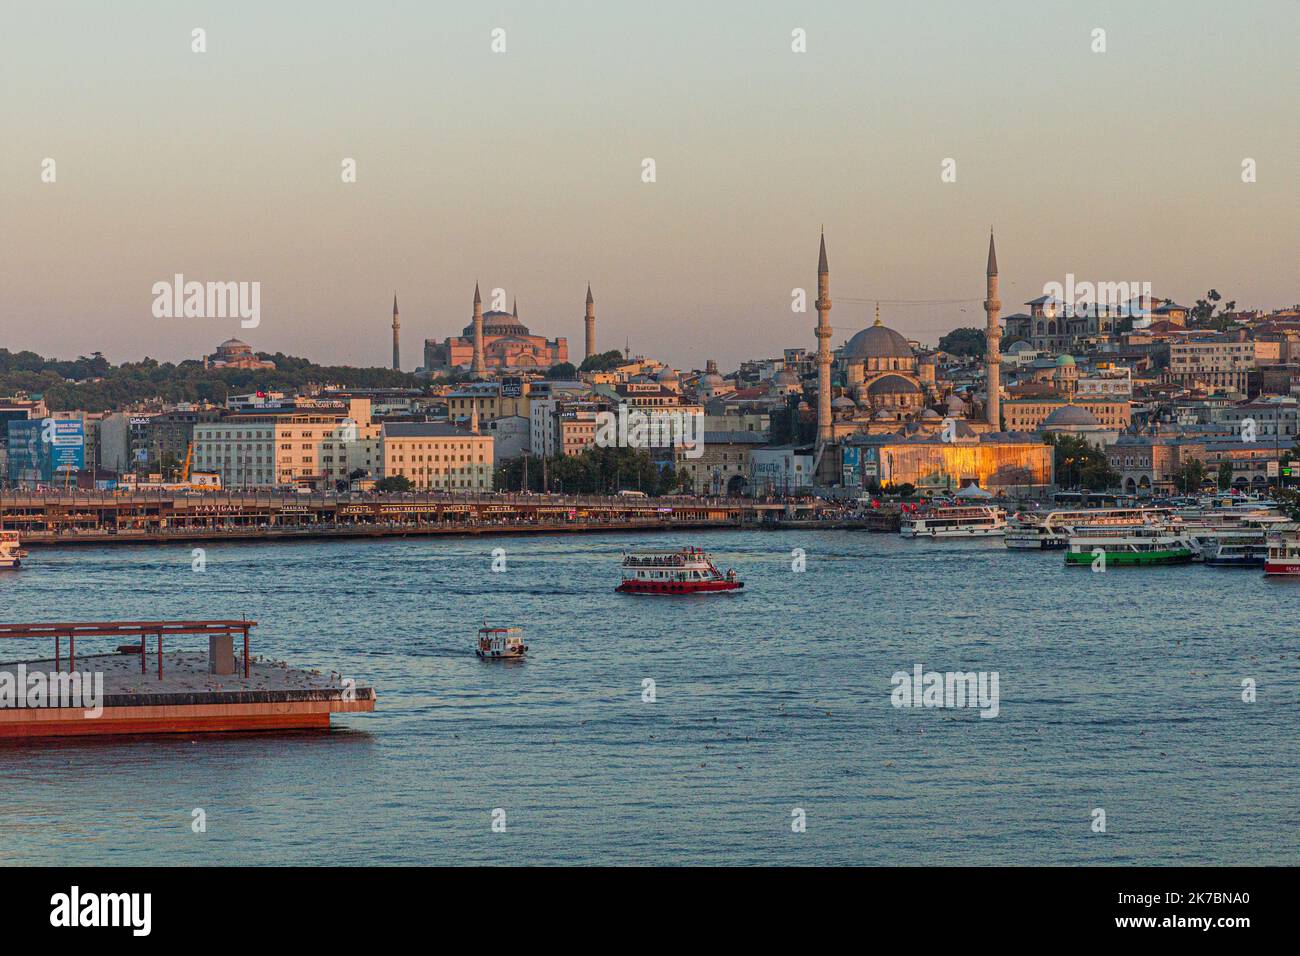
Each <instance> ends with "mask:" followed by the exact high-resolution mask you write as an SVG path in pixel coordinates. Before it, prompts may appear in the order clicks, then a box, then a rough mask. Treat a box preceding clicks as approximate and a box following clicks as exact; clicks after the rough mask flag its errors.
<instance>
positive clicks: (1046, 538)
mask: <svg viewBox="0 0 1300 956" xmlns="http://www.w3.org/2000/svg"><path fill="white" fill-rule="evenodd" d="M1172 514H1173V512H1172V511H1171V510H1170V509H1168V508H1083V509H1071V510H1056V511H1048V512H1045V513H1043V514H1034V513H1032V512H1030V513H1027V514H1025V513H1017V514H1015V515H1013V516H1012V517H1011V518H1009V519H1008V520H1007V534H1006V537H1005V538H1004V539H1003V540H1004V542H1005V543H1006V546H1007V547H1008V548H1022V549H1030V550H1035V551H1042V550H1054V551H1059V550H1061V549H1064V548H1065V547H1067V546H1068V545H1069V543H1070V535H1072V534H1074V533H1075V532H1076V531H1079V530H1081V529H1083V528H1093V527H1128V526H1132V525H1150V526H1152V527H1158V526H1163V525H1166V524H1168V523H1169V522H1170V520H1171V519H1172Z"/></svg>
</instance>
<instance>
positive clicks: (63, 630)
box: [0, 620, 257, 680]
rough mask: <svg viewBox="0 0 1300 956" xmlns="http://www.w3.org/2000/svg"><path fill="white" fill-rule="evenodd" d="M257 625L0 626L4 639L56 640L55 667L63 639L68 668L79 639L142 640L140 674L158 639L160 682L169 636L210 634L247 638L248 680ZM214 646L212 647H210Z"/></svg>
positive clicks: (224, 622)
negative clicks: (149, 646)
mask: <svg viewBox="0 0 1300 956" xmlns="http://www.w3.org/2000/svg"><path fill="white" fill-rule="evenodd" d="M256 626H257V622H256V621H248V620H238V621H236V620H213V621H59V622H54V623H43V624H0V638H6V637H9V638H24V637H26V638H39V637H45V638H50V637H52V638H54V660H55V666H56V667H58V666H59V665H60V664H61V663H62V650H61V644H62V639H63V638H65V637H66V638H67V639H68V668H69V670H71V669H73V668H75V667H76V660H77V638H79V637H83V638H84V637H129V638H137V637H138V638H139V639H140V651H139V654H140V673H142V674H143V673H144V668H145V654H146V650H145V639H146V638H147V637H148V636H149V635H151V634H152V635H154V636H155V637H156V638H157V648H158V679H159V680H162V676H163V638H164V637H166V636H168V635H196V634H206V635H208V636H209V637H210V638H211V637H222V636H226V635H229V636H231V637H232V638H233V636H234V635H236V634H242V635H243V637H244V676H245V677H247V676H248V632H249V630H250V629H251V628H253V627H256ZM209 646H211V645H209Z"/></svg>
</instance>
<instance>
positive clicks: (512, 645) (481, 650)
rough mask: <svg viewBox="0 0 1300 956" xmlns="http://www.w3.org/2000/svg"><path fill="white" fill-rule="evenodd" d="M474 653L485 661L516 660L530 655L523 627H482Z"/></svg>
mask: <svg viewBox="0 0 1300 956" xmlns="http://www.w3.org/2000/svg"><path fill="white" fill-rule="evenodd" d="M474 653H475V654H477V655H478V656H479V657H481V658H483V659H484V660H491V661H497V660H515V659H518V658H520V657H523V656H524V655H525V654H527V653H528V645H527V644H525V643H524V629H523V628H522V627H487V626H486V625H485V626H483V627H480V628H479V630H478V646H477V647H475V648H474Z"/></svg>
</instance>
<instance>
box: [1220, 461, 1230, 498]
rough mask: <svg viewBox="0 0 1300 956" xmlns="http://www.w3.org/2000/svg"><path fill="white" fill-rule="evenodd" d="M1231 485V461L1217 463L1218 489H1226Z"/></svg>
mask: <svg viewBox="0 0 1300 956" xmlns="http://www.w3.org/2000/svg"><path fill="white" fill-rule="evenodd" d="M1231 487H1232V462H1230V461H1225V462H1223V463H1222V464H1220V465H1219V490H1220V491H1227V490H1228V489H1229V488H1231Z"/></svg>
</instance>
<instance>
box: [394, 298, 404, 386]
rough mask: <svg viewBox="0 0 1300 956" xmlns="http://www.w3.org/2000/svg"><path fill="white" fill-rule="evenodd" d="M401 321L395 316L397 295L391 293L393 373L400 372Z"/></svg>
mask: <svg viewBox="0 0 1300 956" xmlns="http://www.w3.org/2000/svg"><path fill="white" fill-rule="evenodd" d="M401 331H402V320H401V318H400V317H399V316H398V314H397V293H396V292H394V293H393V371H394V372H400V371H401V370H402V349H401V345H400V344H399V343H400V339H401Z"/></svg>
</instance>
